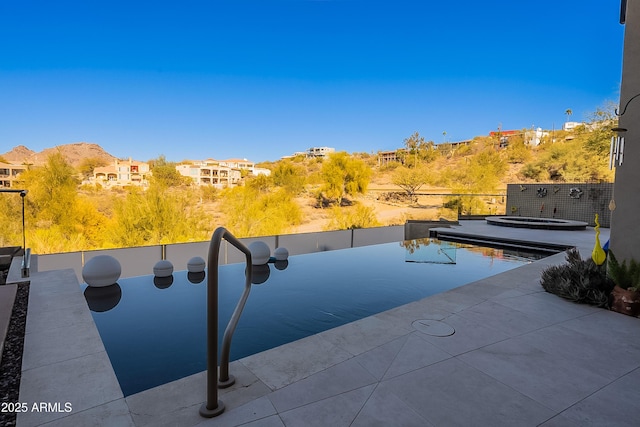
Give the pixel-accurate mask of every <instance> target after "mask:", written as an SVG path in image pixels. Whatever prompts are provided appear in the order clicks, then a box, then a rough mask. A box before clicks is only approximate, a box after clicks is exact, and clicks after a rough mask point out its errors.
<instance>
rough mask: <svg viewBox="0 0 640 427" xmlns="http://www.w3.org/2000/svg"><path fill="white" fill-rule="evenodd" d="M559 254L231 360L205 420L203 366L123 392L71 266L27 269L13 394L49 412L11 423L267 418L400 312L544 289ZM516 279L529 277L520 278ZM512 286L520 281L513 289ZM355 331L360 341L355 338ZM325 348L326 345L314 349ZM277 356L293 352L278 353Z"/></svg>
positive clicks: (366, 346)
mask: <svg viewBox="0 0 640 427" xmlns="http://www.w3.org/2000/svg"><path fill="white" fill-rule="evenodd" d="M446 230H447V231H451V229H449V228H448V229H446ZM571 233H573V232H571ZM464 234H468V233H464ZM591 235H592V233H589V236H591ZM538 237H539V236H538ZM558 237H560V236H558ZM565 237H566V236H565ZM517 238H518V239H521V240H522V238H521V237H517ZM559 240H564V239H562V238H559ZM565 243H566V242H565ZM580 249H581V250H582V251H583V252H585V251H586V250H587V249H588V246H586V245H585V244H582V245H581V247H580ZM563 259H564V254H557V255H553V256H551V257H548V258H545V259H542V260H539V261H535V262H533V263H531V264H528V265H525V266H521V267H517V268H515V269H512V270H510V271H507V272H504V273H500V274H498V275H494V276H490V277H489V278H486V279H482V280H480V281H477V282H472V283H469V284H467V285H464V286H462V287H459V288H455V289H452V290H450V291H447V292H444V293H442V294H438V295H434V296H431V297H427V298H425V299H423V300H420V301H417V302H414V303H410V304H407V305H405V306H401V307H398V308H396V309H392V310H388V311H386V312H383V313H379V314H378V315H374V316H370V317H368V318H365V319H361V320H359V321H356V322H353V323H350V324H347V325H343V326H340V327H338V328H335V329H332V330H329V331H325V332H323V333H320V334H316V335H313V336H311V337H308V338H305V339H302V340H299V341H296V342H293V343H289V344H285V345H284V346H281V347H278V348H276V349H272V350H267V351H265V352H262V353H259V354H256V355H253V356H249V357H247V358H243V359H241V360H239V361H235V362H233V363H232V364H231V373H232V374H233V375H235V376H236V378H237V384H236V385H235V386H233V387H231V388H229V389H225V390H221V392H220V396H221V399H223V400H224V402H225V405H226V406H227V408H228V409H227V411H228V414H225V415H224V417H219V418H215V419H212V420H206V419H204V418H201V417H200V416H199V414H198V408H199V406H200V405H201V404H202V402H203V401H204V400H205V398H206V392H205V387H206V384H205V373H204V372H201V373H198V374H194V375H192V376H190V377H187V378H183V379H182V380H178V381H174V382H172V383H169V384H165V385H162V386H159V387H156V388H153V389H150V390H146V391H143V392H141V393H138V394H135V395H132V396H128V397H126V398H124V396H123V394H122V391H121V390H120V387H119V385H118V382H117V379H116V377H115V373H114V372H113V369H112V368H111V364H110V362H109V360H108V356H107V354H106V351H105V349H104V346H103V344H102V341H101V339H100V336H99V333H98V330H97V328H96V326H95V323H94V322H93V319H92V316H91V314H90V311H89V309H88V306H87V304H86V302H85V301H84V298H83V297H82V294H81V292H80V286H79V283H78V280H77V278H76V276H75V273H74V272H73V270H70V269H69V270H55V271H48V272H40V273H34V274H32V277H31V292H30V297H29V298H30V301H29V304H30V307H29V314H28V316H27V328H26V334H25V351H24V353H25V356H24V358H23V368H22V369H23V371H22V384H21V387H20V400H21V402H24V403H27V405H28V406H29V407H31V406H32V405H33V404H34V403H36V404H40V403H45V404H47V403H48V404H50V405H49V407H48V409H50V410H46V411H42V412H39V411H32V410H29V411H27V412H24V413H19V414H18V425H19V426H36V425H42V424H45V423H50V422H51V423H52V424H51V425H57V424H56V423H58V424H59V425H69V424H72V425H101V423H99V422H98V423H97V422H96V420H98V421H100V420H105V419H109V420H110V421H111V422H113V423H115V424H117V425H123V426H127V425H130V426H142V425H172V423H176V422H178V423H179V424H180V425H197V424H199V423H207V421H209V422H210V423H213V424H215V423H217V422H218V421H216V420H219V422H221V423H222V422H224V423H227V422H229V421H230V420H229V416H231V415H233V414H235V415H233V416H234V417H239V418H237V419H236V418H234V421H233V422H232V423H231V424H232V425H239V424H241V423H242V422H243V421H242V417H243V415H241V413H238V411H240V410H241V408H242V407H243V405H246V404H249V403H252V402H253V403H252V404H257V405H261V404H263V403H264V404H265V411H266V412H265V413H263V414H258V413H256V414H254V415H252V416H250V417H249V418H251V417H254V418H255V417H258V418H255V419H260V417H264V416H266V417H268V416H269V415H265V414H268V413H271V412H273V407H272V406H270V405H269V404H267V402H265V401H264V399H263V398H264V397H265V396H267V395H271V394H272V393H274V392H277V391H278V390H281V389H283V388H285V387H287V386H293V385H294V384H295V383H297V382H302V381H304V380H305V379H307V378H309V377H310V376H313V375H314V374H321V373H322V372H323V371H325V370H327V369H330V368H331V367H334V366H339V365H341V364H342V363H345V362H348V361H349V360H350V359H353V358H354V357H356V356H359V355H362V354H363V353H366V352H367V351H371V350H372V349H375V348H376V347H379V346H381V345H383V344H384V343H386V342H389V341H391V340H394V339H396V338H398V337H402V336H405V335H407V334H409V333H412V332H413V329H412V327H411V325H410V323H407V314H411V313H412V312H416V313H418V312H419V313H424V309H423V306H424V305H427V306H430V307H431V308H432V310H431V311H430V316H431V317H434V318H435V319H438V318H444V317H446V315H447V313H452V312H453V313H457V312H460V311H463V310H465V309H467V308H469V307H471V306H473V305H476V304H478V303H479V302H481V301H488V300H491V299H494V298H504V297H505V295H510V294H517V295H526V294H527V293H535V292H541V288H540V286H539V285H538V284H537V281H538V280H539V273H540V271H541V270H542V269H543V268H544V267H546V266H547V265H553V264H558V263H561V262H562V261H563ZM523 278H527V279H528V280H524V281H523ZM516 282H517V283H520V282H521V283H523V286H515V285H514V283H516ZM421 307H422V308H421ZM416 316H417V314H414V315H412V316H409V317H411V318H414V317H416ZM414 320H415V319H414ZM353 334H356V335H357V336H359V337H366V339H364V340H360V341H358V340H356V341H353V340H352V339H351V338H352V337H353ZM349 337H351V338H349ZM322 349H323V350H324V351H320V350H322ZM283 354H289V355H290V357H285V358H283V357H282V355H283ZM301 356H304V357H302V358H301ZM67 402H68V403H71V406H72V410H71V412H65V404H66V403H67ZM254 412H255V408H254ZM225 420H226V421H225ZM248 421H250V420H248Z"/></svg>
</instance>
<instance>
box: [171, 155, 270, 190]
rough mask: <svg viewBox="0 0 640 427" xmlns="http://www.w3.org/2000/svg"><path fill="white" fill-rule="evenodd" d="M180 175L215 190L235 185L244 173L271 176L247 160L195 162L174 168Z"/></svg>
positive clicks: (268, 172)
mask: <svg viewBox="0 0 640 427" xmlns="http://www.w3.org/2000/svg"><path fill="white" fill-rule="evenodd" d="M176 170H177V171H178V172H179V173H180V175H183V176H187V177H189V178H191V179H192V180H193V182H194V184H196V185H212V186H214V187H217V188H224V187H233V186H235V185H237V184H238V183H239V182H240V180H241V179H242V176H243V171H244V173H246V174H248V175H253V176H257V175H267V176H269V175H270V174H271V171H270V170H269V169H264V168H256V164H255V163H253V162H251V161H249V160H247V159H227V160H215V159H207V160H195V161H192V162H190V163H188V164H182V165H178V166H176Z"/></svg>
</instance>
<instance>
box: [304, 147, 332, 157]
mask: <svg viewBox="0 0 640 427" xmlns="http://www.w3.org/2000/svg"><path fill="white" fill-rule="evenodd" d="M335 151H336V149H335V148H331V147H311V148H309V149H308V150H307V152H306V155H307V157H327V156H328V155H329V154H331V153H335Z"/></svg>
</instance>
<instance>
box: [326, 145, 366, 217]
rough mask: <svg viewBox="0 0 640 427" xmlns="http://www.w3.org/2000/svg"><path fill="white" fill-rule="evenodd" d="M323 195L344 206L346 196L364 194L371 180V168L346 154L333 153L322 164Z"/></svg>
mask: <svg viewBox="0 0 640 427" xmlns="http://www.w3.org/2000/svg"><path fill="white" fill-rule="evenodd" d="M321 175H322V179H323V184H322V186H321V192H322V194H323V195H324V196H325V197H327V198H329V199H332V200H335V201H336V204H337V205H338V206H340V205H342V201H343V199H344V197H345V196H355V195H357V194H364V193H366V191H367V187H368V185H369V180H370V179H371V168H370V167H368V166H367V165H366V164H365V163H364V162H363V161H362V160H360V159H356V158H353V157H351V156H349V154H347V153H346V152H344V151H342V152H338V153H332V154H330V155H329V159H328V160H326V161H325V162H324V163H323V164H322V170H321Z"/></svg>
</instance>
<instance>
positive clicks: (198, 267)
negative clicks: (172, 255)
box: [187, 256, 205, 273]
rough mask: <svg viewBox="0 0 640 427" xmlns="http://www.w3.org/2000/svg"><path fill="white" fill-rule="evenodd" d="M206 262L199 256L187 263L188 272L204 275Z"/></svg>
mask: <svg viewBox="0 0 640 427" xmlns="http://www.w3.org/2000/svg"><path fill="white" fill-rule="evenodd" d="M204 267H205V262H204V259H202V258H200V257H199V256H195V257H193V258H191V259H190V260H189V262H187V271H188V272H189V273H202V272H203V271H204Z"/></svg>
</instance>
